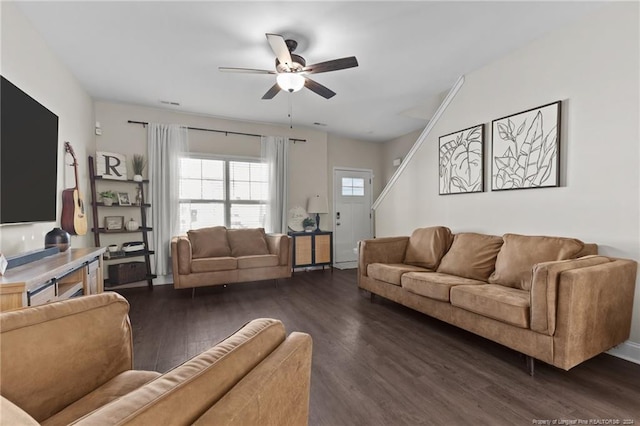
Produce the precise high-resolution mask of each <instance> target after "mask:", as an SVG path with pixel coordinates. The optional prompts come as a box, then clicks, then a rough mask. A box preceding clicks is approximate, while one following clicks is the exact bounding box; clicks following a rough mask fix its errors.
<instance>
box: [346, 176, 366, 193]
mask: <svg viewBox="0 0 640 426" xmlns="http://www.w3.org/2000/svg"><path fill="white" fill-rule="evenodd" d="M342 195H343V196H356V197H364V179H362V178H346V177H343V178H342Z"/></svg>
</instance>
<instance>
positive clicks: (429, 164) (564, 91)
mask: <svg viewBox="0 0 640 426" xmlns="http://www.w3.org/2000/svg"><path fill="white" fill-rule="evenodd" d="M638 16H639V5H638V3H613V4H611V5H608V6H606V7H603V8H602V9H600V10H599V11H598V12H597V13H595V14H594V15H592V16H589V17H587V18H585V19H583V20H581V21H579V22H577V23H575V24H574V25H571V26H569V27H566V28H563V29H561V30H558V31H555V32H553V33H551V34H549V35H548V36H546V37H544V38H542V39H540V40H537V41H535V42H533V43H531V44H530V45H528V46H525V47H523V48H521V49H519V50H517V51H515V52H513V53H512V54H510V55H508V56H506V57H503V58H502V59H500V60H498V61H495V62H493V63H492V64H490V65H488V66H486V67H484V68H482V69H480V70H477V71H475V72H472V73H470V74H469V75H467V76H465V83H464V85H463V86H462V88H461V90H460V92H458V94H457V96H456V97H455V99H454V100H453V102H452V103H451V105H450V106H449V108H448V109H447V111H446V112H445V113H444V115H443V116H442V118H441V120H440V121H439V122H438V123H437V124H436V125H435V127H434V128H433V131H432V133H431V134H430V135H429V137H428V138H427V140H426V141H425V143H424V144H423V146H422V147H421V149H420V150H419V151H418V152H417V153H416V155H415V156H414V157H413V159H412V160H411V162H410V163H409V164H408V166H407V168H406V170H405V172H404V173H403V175H402V176H400V178H399V180H398V181H397V183H396V184H395V186H394V187H393V188H392V189H391V191H390V192H389V194H388V196H387V197H386V198H385V199H384V200H383V202H382V204H381V205H380V208H379V209H378V210H377V211H376V229H377V234H378V236H388V235H406V234H408V233H410V232H411V230H412V229H413V228H416V227H419V226H428V225H446V226H449V227H450V228H451V229H452V230H453V231H454V232H460V231H478V232H485V233H493V234H497V235H501V234H503V233H505V232H515V233H523V234H537V235H540V234H547V235H559V236H571V237H576V238H579V239H581V240H583V241H588V242H595V243H598V244H599V247H600V248H599V250H600V253H602V254H604V255H611V256H619V257H624V258H631V259H635V260H640V234H639V232H640V229H639V225H640V205H639V200H640V194H639V184H640V180H639V173H638V165H639V164H640V163H639V159H640V157H639V155H640V151H639V145H640V143H639V141H640V132H639V127H638V126H639V124H638V123H639V120H638V117H639V116H640V110H639V104H640V99H639V93H640V84H639V75H640V67H639V52H640V48H639V39H640V34H639V23H638ZM416 53H419V52H416ZM556 100H562V101H563V110H562V114H563V119H562V126H563V130H562V142H561V164H562V170H563V171H562V173H561V175H562V187H560V188H547V189H534V190H527V191H501V192H484V193H478V194H462V195H449V196H438V157H437V139H438V136H439V135H444V134H448V133H451V132H453V131H456V130H460V129H464V128H467V127H469V126H472V125H475V124H478V123H487V124H488V125H490V123H491V120H493V119H496V118H500V117H503V116H505V115H509V114H511V113H515V112H518V111H522V110H526V109H529V108H532V107H536V106H539V105H543V104H546V103H549V102H553V101H556ZM487 137H488V139H487V142H486V146H485V155H486V156H488V155H489V153H490V132H489V135H487ZM489 169H490V164H489V162H488V161H487V159H486V158H485V187H490V170H489ZM614 352H615V353H617V354H618V355H621V356H627V357H629V358H633V359H635V360H637V361H638V362H640V284H636V294H635V304H634V320H633V324H632V331H631V339H630V342H628V344H627V345H625V346H622V347H621V348H620V349H618V350H617V351H615V350H614Z"/></svg>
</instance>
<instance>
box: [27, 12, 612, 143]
mask: <svg viewBox="0 0 640 426" xmlns="http://www.w3.org/2000/svg"><path fill="white" fill-rule="evenodd" d="M601 4H602V3H595V2H578V1H569V2H540V1H538V2H536V1H530V2H523V1H518V2H484V1H474V2H446V1H440V2H426V1H409V2H398V1H394V2H371V1H351V2H344V1H343V2H328V1H321V2H303V1H299V2H271V1H260V2H240V1H235V2H128V1H127V2H57V1H49V2H21V3H19V4H18V7H19V8H20V9H21V10H22V11H23V12H24V14H25V15H26V16H27V17H28V19H29V20H30V21H31V22H32V23H33V25H34V26H35V27H36V28H37V29H38V30H39V31H40V32H41V34H42V35H43V36H44V38H45V39H46V41H47V42H48V43H49V45H50V46H51V48H52V49H53V50H54V51H55V52H56V54H57V55H58V56H59V58H60V59H61V60H62V62H64V63H65V64H66V65H67V66H68V67H69V69H70V70H71V72H72V73H73V74H74V75H75V76H76V77H77V78H78V80H79V81H80V82H81V84H82V85H83V86H84V87H85V88H86V90H87V91H88V92H89V94H90V95H91V96H92V97H93V98H95V99H99V100H106V101H115V102H123V103H132V104H138V105H147V106H151V107H157V108H163V107H165V108H170V109H174V110H178V111H181V112H191V113H198V114H206V115H211V116H216V117H224V118H233V119H240V120H248V121H256V122H268V123H282V124H288V123H289V118H288V116H287V114H288V110H289V100H291V102H292V108H293V125H294V127H295V126H302V127H314V124H313V123H315V122H319V123H324V124H326V126H325V127H322V130H324V131H327V132H329V133H335V134H339V135H343V136H347V137H352V138H356V139H362V140H371V141H386V140H390V139H393V138H395V137H398V136H400V135H403V134H406V133H409V132H412V131H414V130H418V129H421V128H423V127H424V126H425V125H426V123H427V120H428V118H429V115H430V113H433V110H434V107H433V105H434V102H435V101H436V100H438V99H439V97H440V96H442V94H443V93H446V91H447V90H448V89H449V88H450V87H451V85H453V83H454V82H455V81H456V79H457V78H458V77H459V76H460V75H462V74H467V73H469V72H471V71H473V70H476V69H478V68H480V67H482V66H484V65H486V64H488V63H490V62H491V61H493V60H495V59H497V58H499V57H501V56H503V55H505V54H507V53H508V52H510V51H512V50H514V49H516V48H518V47H519V46H522V45H524V44H526V43H528V42H530V41H532V40H535V39H536V38H539V37H540V36H542V35H543V34H544V33H546V32H548V31H550V30H553V29H554V28H558V27H560V26H562V25H565V24H566V23H568V22H570V21H572V20H575V19H578V18H579V17H580V16H581V15H584V14H586V13H589V12H592V11H594V10H595V9H596V8H598V7H600V6H601ZM268 32H269V33H277V34H282V35H283V36H285V38H293V39H295V40H297V41H298V43H299V44H298V48H297V49H296V53H297V54H299V55H302V56H304V57H305V59H306V60H307V63H308V64H313V63H317V62H323V61H326V60H330V59H336V58H341V57H345V56H352V55H354V56H356V57H357V58H358V62H359V63H360V66H359V67H358V68H352V69H347V70H341V71H336V72H330V73H323V74H316V75H315V76H313V78H314V80H316V81H317V82H319V83H321V84H323V85H325V86H327V87H329V88H330V89H332V90H333V91H335V92H337V95H336V96H335V97H333V98H332V99H329V100H327V99H324V98H322V97H320V96H318V95H316V94H314V93H313V92H311V91H309V90H306V89H303V90H302V91H300V92H298V93H294V94H293V95H289V94H287V93H284V92H281V93H279V94H278V95H277V96H276V97H275V98H274V99H273V100H268V101H266V100H261V99H260V98H261V97H262V95H263V94H264V93H265V92H266V91H267V89H269V88H270V87H271V86H272V85H273V84H274V82H275V77H274V76H272V75H257V74H232V73H222V72H219V71H218V67H219V66H228V67H247V68H259V69H274V67H275V64H274V54H273V52H272V51H271V49H270V48H269V45H268V43H267V41H266V38H265V33H268ZM568 53H570V52H568ZM161 100H166V101H175V102H179V103H180V106H179V107H166V106H164V105H162V104H161V103H160V101H161ZM435 105H436V106H437V102H435ZM131 119H136V117H131Z"/></svg>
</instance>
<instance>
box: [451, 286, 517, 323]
mask: <svg viewBox="0 0 640 426" xmlns="http://www.w3.org/2000/svg"><path fill="white" fill-rule="evenodd" d="M451 304H452V305H453V306H457V307H458V308H462V309H465V310H467V311H471V312H475V313H476V314H480V315H483V316H485V317H489V318H493V319H496V320H498V321H502V322H504V323H507V324H511V325H515V326H516V327H521V328H529V292H528V291H526V290H519V289H516V288H509V287H505V286H502V285H497V284H484V285H459V286H456V287H453V288H452V289H451Z"/></svg>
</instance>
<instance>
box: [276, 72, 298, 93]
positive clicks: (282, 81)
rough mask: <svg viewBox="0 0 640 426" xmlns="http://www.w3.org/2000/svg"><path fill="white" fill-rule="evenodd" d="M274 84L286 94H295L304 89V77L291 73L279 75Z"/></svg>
mask: <svg viewBox="0 0 640 426" xmlns="http://www.w3.org/2000/svg"><path fill="white" fill-rule="evenodd" d="M276 82H277V83H278V86H280V88H281V89H282V90H286V91H287V92H297V91H298V90H300V89H302V88H303V87H304V77H303V76H301V75H300V74H297V73H293V72H282V73H279V74H278V76H277V77H276Z"/></svg>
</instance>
